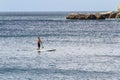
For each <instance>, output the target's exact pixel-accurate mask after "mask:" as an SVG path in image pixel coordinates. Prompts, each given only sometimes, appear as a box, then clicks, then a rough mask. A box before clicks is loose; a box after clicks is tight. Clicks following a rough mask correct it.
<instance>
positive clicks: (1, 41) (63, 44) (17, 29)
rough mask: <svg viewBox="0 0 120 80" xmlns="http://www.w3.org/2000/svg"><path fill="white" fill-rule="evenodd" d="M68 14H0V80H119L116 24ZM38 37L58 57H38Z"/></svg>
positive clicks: (118, 27)
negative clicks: (79, 18)
mask: <svg viewBox="0 0 120 80" xmlns="http://www.w3.org/2000/svg"><path fill="white" fill-rule="evenodd" d="M69 13H72V12H39V13H24V12H22V13H17V12H14V13H0V79H1V80H120V21H119V20H67V19H66V16H67V15H68V14H69ZM83 13H84V12H83ZM85 13H89V12H85ZM38 36H40V37H41V39H42V41H43V45H44V47H45V49H54V48H55V49H56V51H55V52H40V53H38V52H37V51H36V49H37V37H38Z"/></svg>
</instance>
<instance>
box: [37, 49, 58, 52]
mask: <svg viewBox="0 0 120 80" xmlns="http://www.w3.org/2000/svg"><path fill="white" fill-rule="evenodd" d="M37 51H40V52H52V51H56V49H39V50H37Z"/></svg>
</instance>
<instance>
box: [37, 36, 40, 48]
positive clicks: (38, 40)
mask: <svg viewBox="0 0 120 80" xmlns="http://www.w3.org/2000/svg"><path fill="white" fill-rule="evenodd" d="M37 43H38V49H37V50H39V49H40V43H41V39H40V37H38V39H37Z"/></svg>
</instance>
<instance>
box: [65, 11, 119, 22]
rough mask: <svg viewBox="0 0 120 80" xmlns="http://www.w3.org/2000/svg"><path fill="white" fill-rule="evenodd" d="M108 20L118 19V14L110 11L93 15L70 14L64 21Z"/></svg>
mask: <svg viewBox="0 0 120 80" xmlns="http://www.w3.org/2000/svg"><path fill="white" fill-rule="evenodd" d="M108 18H120V12H119V11H116V12H113V11H110V12H104V13H95V14H70V15H68V16H67V17H66V19H80V20H89V19H91V20H96V19H108Z"/></svg>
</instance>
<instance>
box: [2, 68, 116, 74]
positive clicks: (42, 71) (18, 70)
mask: <svg viewBox="0 0 120 80" xmlns="http://www.w3.org/2000/svg"><path fill="white" fill-rule="evenodd" d="M23 72H29V73H34V74H63V75H77V74H78V75H79V74H88V75H90V74H93V75H94V74H98V75H103V74H104V75H113V74H114V72H102V71H84V70H64V69H45V68H32V69H31V68H27V69H26V68H0V73H23Z"/></svg>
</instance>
